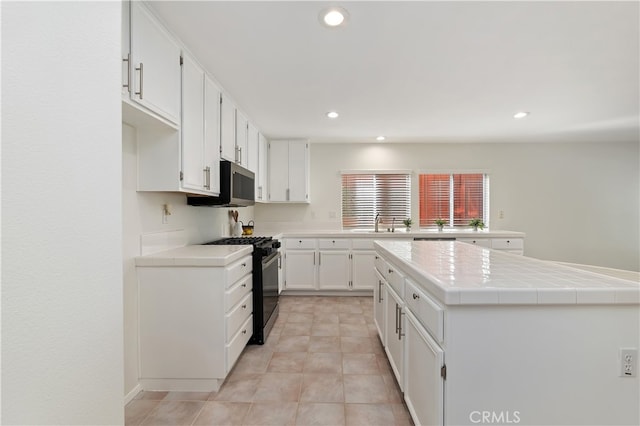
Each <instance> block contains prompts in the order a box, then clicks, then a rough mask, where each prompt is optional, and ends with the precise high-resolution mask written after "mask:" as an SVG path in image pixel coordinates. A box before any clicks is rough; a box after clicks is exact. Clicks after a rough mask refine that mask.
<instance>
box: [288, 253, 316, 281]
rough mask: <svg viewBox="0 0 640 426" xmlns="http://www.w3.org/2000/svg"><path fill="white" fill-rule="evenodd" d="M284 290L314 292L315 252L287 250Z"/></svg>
mask: <svg viewBox="0 0 640 426" xmlns="http://www.w3.org/2000/svg"><path fill="white" fill-rule="evenodd" d="M284 288H285V289H286V290H315V288H316V251H315V250H287V252H286V259H285V279H284Z"/></svg>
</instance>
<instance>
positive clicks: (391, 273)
mask: <svg viewBox="0 0 640 426" xmlns="http://www.w3.org/2000/svg"><path fill="white" fill-rule="evenodd" d="M383 275H384V274H383ZM387 282H388V283H389V285H390V286H391V287H393V289H394V290H395V291H396V293H398V295H399V296H400V298H404V275H403V274H402V273H401V272H400V271H399V270H398V269H397V268H396V267H395V266H393V265H391V264H387Z"/></svg>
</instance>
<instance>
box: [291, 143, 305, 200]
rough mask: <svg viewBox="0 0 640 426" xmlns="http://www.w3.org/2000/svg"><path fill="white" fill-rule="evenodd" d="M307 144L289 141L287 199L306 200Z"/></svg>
mask: <svg viewBox="0 0 640 426" xmlns="http://www.w3.org/2000/svg"><path fill="white" fill-rule="evenodd" d="M308 163H309V144H308V143H303V142H296V141H292V142H289V161H288V165H289V177H288V182H289V198H288V200H287V201H294V202H308V201H309V192H308V184H307V181H308V178H309V176H308V172H309V170H308V168H309V167H308Z"/></svg>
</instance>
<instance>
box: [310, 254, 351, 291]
mask: <svg viewBox="0 0 640 426" xmlns="http://www.w3.org/2000/svg"><path fill="white" fill-rule="evenodd" d="M349 266H350V263H349V252H348V251H343V250H321V251H319V252H318V287H319V288H320V289H322V290H348V289H349V288H350V282H349V275H350V274H349V273H350V270H349Z"/></svg>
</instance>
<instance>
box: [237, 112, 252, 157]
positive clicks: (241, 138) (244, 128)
mask: <svg viewBox="0 0 640 426" xmlns="http://www.w3.org/2000/svg"><path fill="white" fill-rule="evenodd" d="M248 132H249V120H248V119H247V117H246V116H245V115H244V114H243V113H241V112H240V111H238V110H237V109H236V163H238V164H240V165H241V166H242V167H247V146H248V139H247V138H248Z"/></svg>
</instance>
